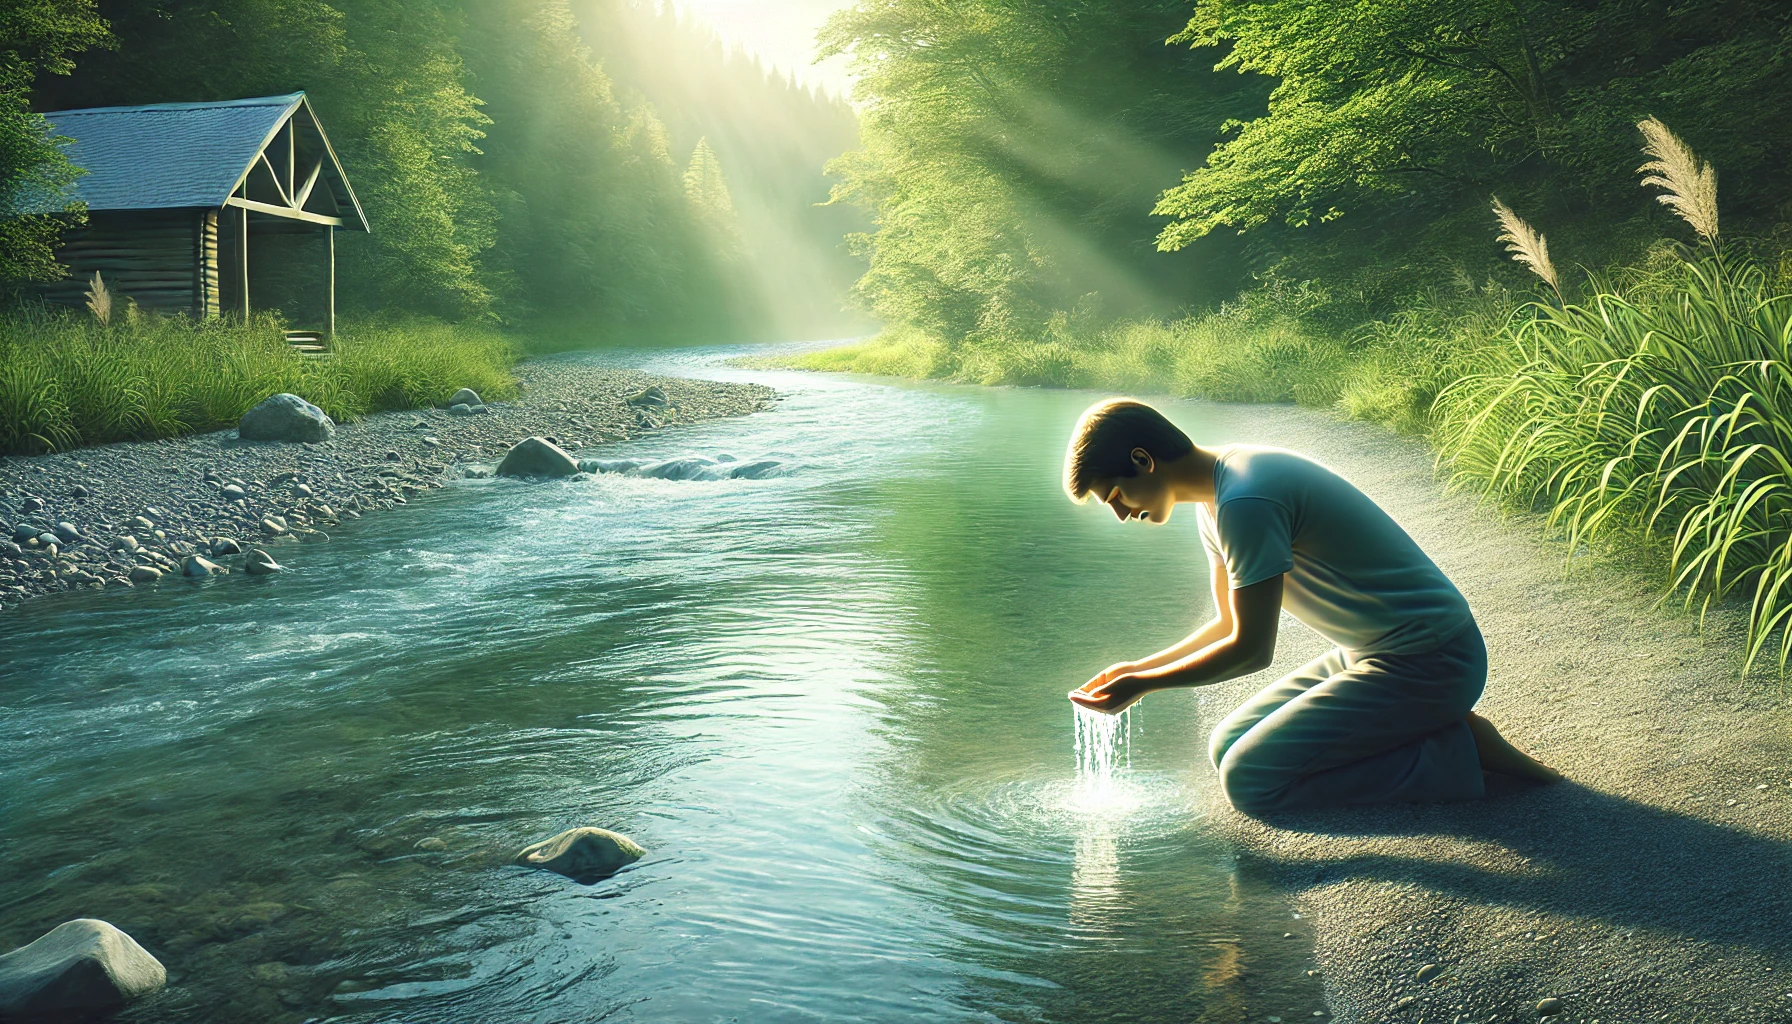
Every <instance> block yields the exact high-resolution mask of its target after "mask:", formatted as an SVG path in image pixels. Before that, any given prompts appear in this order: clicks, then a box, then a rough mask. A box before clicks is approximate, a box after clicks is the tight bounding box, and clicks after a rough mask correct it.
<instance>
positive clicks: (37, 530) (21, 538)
mask: <svg viewBox="0 0 1792 1024" xmlns="http://www.w3.org/2000/svg"><path fill="white" fill-rule="evenodd" d="M43 532H44V528H43V527H41V526H36V525H33V524H31V523H20V524H19V525H17V526H15V527H13V528H12V541H13V543H14V544H23V543H25V542H26V541H28V540H35V539H36V538H37V536H38V534H41V533H43Z"/></svg>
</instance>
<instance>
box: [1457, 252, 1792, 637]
mask: <svg viewBox="0 0 1792 1024" xmlns="http://www.w3.org/2000/svg"><path fill="white" fill-rule="evenodd" d="M1483 356H1484V358H1485V361H1486V362H1485V365H1484V366H1483V367H1482V368H1481V369H1480V370H1479V371H1478V372H1472V373H1468V374H1465V375H1464V376H1463V377H1462V378H1461V379H1459V380H1457V381H1455V382H1453V383H1452V384H1450V385H1449V386H1448V387H1446V388H1445V389H1444V390H1443V392H1442V393H1441V394H1440V395H1439V397H1438V400H1437V402H1436V405H1435V408H1434V410H1433V431H1432V440H1433V443H1434V444H1435V445H1436V446H1437V448H1438V451H1439V453H1440V457H1441V459H1442V460H1443V461H1444V462H1445V463H1446V464H1447V465H1448V466H1449V467H1450V468H1451V470H1452V471H1453V473H1454V474H1455V477H1456V479H1457V480H1459V481H1463V482H1467V483H1470V484H1472V485H1473V486H1476V487H1478V488H1481V489H1483V490H1485V491H1487V492H1488V493H1489V494H1491V495H1493V496H1495V497H1497V498H1499V499H1501V500H1503V501H1505V502H1507V503H1509V504H1512V505H1515V506H1518V507H1521V508H1530V509H1536V510H1538V511H1542V512H1544V513H1546V514H1547V516H1548V522H1549V524H1550V526H1552V527H1554V528H1556V529H1558V530H1559V531H1561V532H1562V533H1563V534H1564V535H1566V537H1567V538H1568V539H1569V540H1570V541H1571V542H1579V541H1586V542H1595V543H1596V542H1599V541H1601V540H1624V541H1632V540H1637V539H1640V540H1642V541H1644V542H1647V543H1648V544H1650V545H1651V546H1652V547H1653V548H1654V550H1655V551H1656V553H1657V555H1658V556H1659V557H1662V558H1664V559H1665V561H1666V564H1667V566H1668V571H1669V581H1668V582H1669V590H1670V592H1673V593H1680V594H1683V595H1684V596H1685V599H1686V600H1687V602H1688V603H1695V602H1698V603H1702V604H1704V605H1707V606H1708V605H1709V603H1710V602H1711V601H1712V600H1714V599H1718V598H1722V597H1724V596H1725V595H1728V594H1732V593H1738V594H1746V595H1747V596H1748V598H1749V601H1750V615H1749V631H1748V641H1749V644H1748V655H1747V660H1746V662H1745V665H1744V670H1745V671H1746V670H1747V668H1748V666H1751V665H1753V664H1754V663H1755V661H1756V660H1757V658H1758V657H1759V656H1760V655H1761V654H1762V653H1763V652H1764V650H1766V648H1767V646H1768V644H1769V643H1770V642H1771V638H1773V637H1775V636H1777V637H1778V638H1779V641H1778V648H1779V650H1778V657H1777V659H1776V660H1777V662H1778V665H1779V668H1780V669H1781V671H1782V672H1783V671H1784V670H1785V668H1786V665H1787V660H1788V656H1789V655H1792V632H1789V631H1788V630H1786V629H1785V626H1786V625H1787V623H1788V621H1789V620H1792V295H1788V294H1786V291H1785V289H1784V287H1783V282H1782V281H1779V280H1776V279H1775V278H1774V277H1772V276H1770V275H1769V274H1767V273H1766V272H1765V271H1763V270H1762V269H1761V268H1760V267H1759V266H1758V265H1756V264H1754V263H1752V262H1749V261H1747V260H1742V259H1725V258H1722V257H1719V256H1716V255H1705V256H1703V257H1689V258H1685V259H1681V260H1676V261H1673V262H1672V263H1670V264H1669V265H1668V266H1666V267H1663V268H1658V269H1656V270H1654V271H1652V272H1647V273H1637V274H1633V275H1629V280H1627V281H1624V282H1621V283H1618V284H1612V283H1608V282H1602V281H1598V280H1595V281H1594V282H1593V288H1592V289H1591V297H1590V298H1588V299H1587V300H1586V301H1584V302H1581V303H1571V304H1562V305H1556V304H1544V303H1539V304H1535V305H1532V306H1530V307H1529V308H1528V309H1527V310H1526V311H1525V313H1524V315H1521V316H1518V317H1515V318H1514V319H1513V320H1512V321H1511V322H1510V324H1508V326H1507V327H1506V328H1505V329H1504V330H1503V331H1502V332H1500V335H1499V338H1498V344H1496V345H1493V346H1490V347H1489V348H1487V349H1485V350H1484V352H1483Z"/></svg>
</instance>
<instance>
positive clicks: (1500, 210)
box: [1493, 199, 1562, 302]
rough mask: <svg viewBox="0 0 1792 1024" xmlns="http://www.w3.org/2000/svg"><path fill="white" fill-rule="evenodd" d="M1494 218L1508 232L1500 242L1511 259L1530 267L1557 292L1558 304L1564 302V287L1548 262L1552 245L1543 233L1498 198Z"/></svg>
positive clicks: (1494, 202) (1503, 234)
mask: <svg viewBox="0 0 1792 1024" xmlns="http://www.w3.org/2000/svg"><path fill="white" fill-rule="evenodd" d="M1493 215H1494V216H1495V217H1498V218H1499V222H1500V227H1502V228H1504V229H1505V231H1503V232H1502V233H1501V234H1500V237H1499V238H1498V239H1497V240H1498V241H1501V242H1504V243H1506V251H1507V252H1510V253H1511V254H1512V258H1513V259H1514V260H1517V261H1518V262H1519V263H1522V264H1524V265H1525V266H1527V267H1529V268H1531V272H1532V273H1534V274H1536V275H1537V276H1538V277H1541V278H1542V279H1543V283H1544V284H1547V285H1549V287H1550V289H1551V290H1552V291H1554V292H1555V293H1556V301H1557V302H1561V301H1562V286H1561V284H1560V283H1559V281H1558V279H1557V277H1556V265H1555V264H1554V263H1551V262H1550V261H1549V243H1548V242H1546V241H1544V239H1543V233H1542V232H1540V231H1538V230H1537V229H1535V228H1533V227H1531V226H1530V225H1529V224H1526V223H1525V222H1524V218H1522V217H1520V216H1519V215H1518V214H1516V213H1513V212H1512V208H1511V207H1510V206H1507V205H1506V204H1505V203H1502V202H1500V201H1499V200H1498V199H1495V200H1494V201H1493Z"/></svg>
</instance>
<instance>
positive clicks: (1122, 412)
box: [1064, 398, 1195, 503]
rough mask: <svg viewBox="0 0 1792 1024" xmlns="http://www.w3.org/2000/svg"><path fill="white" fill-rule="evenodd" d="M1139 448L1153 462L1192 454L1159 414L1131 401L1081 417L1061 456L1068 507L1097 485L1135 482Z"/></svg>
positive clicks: (1099, 405) (1097, 407)
mask: <svg viewBox="0 0 1792 1024" xmlns="http://www.w3.org/2000/svg"><path fill="white" fill-rule="evenodd" d="M1134 448H1143V449H1145V450H1146V451H1147V452H1149V453H1150V454H1151V457H1152V458H1153V459H1155V460H1156V461H1158V462H1168V461H1170V460H1173V459H1179V458H1181V457H1182V456H1184V455H1187V454H1188V453H1189V452H1192V451H1194V450H1195V443H1194V442H1193V441H1190V440H1189V439H1188V435H1187V434H1184V433H1183V432H1182V431H1181V430H1180V429H1179V428H1178V427H1177V426H1176V424H1174V423H1171V422H1170V421H1169V420H1167V419H1165V418H1164V414H1163V413H1161V412H1158V411H1157V410H1156V409H1153V408H1151V407H1150V406H1149V405H1146V404H1145V403H1144V402H1140V401H1135V400H1134V399H1131V398H1110V399H1107V400H1106V401H1102V402H1096V403H1095V404H1094V405H1091V406H1090V407H1089V408H1088V409H1086V410H1084V411H1083V415H1082V417H1081V418H1079V419H1078V420H1077V421H1076V429H1075V430H1072V431H1071V432H1070V450H1069V451H1067V452H1065V453H1064V489H1065V490H1066V491H1068V492H1070V498H1071V500H1072V501H1076V502H1078V503H1081V502H1082V501H1084V500H1086V499H1087V498H1088V497H1089V492H1090V491H1091V490H1093V489H1094V488H1095V481H1097V480H1117V479H1119V478H1121V477H1131V476H1138V475H1139V469H1138V466H1136V465H1134V464H1133V461H1132V450H1133V449H1134Z"/></svg>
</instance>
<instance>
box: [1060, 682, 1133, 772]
mask: <svg viewBox="0 0 1792 1024" xmlns="http://www.w3.org/2000/svg"><path fill="white" fill-rule="evenodd" d="M1070 706H1071V708H1072V709H1073V710H1072V711H1071V715H1072V716H1073V717H1072V726H1073V728H1074V730H1075V736H1076V744H1075V746H1076V779H1077V786H1078V788H1079V789H1085V790H1093V791H1098V792H1099V791H1107V790H1111V789H1112V788H1113V786H1114V776H1115V774H1116V773H1117V772H1119V771H1120V770H1121V769H1123V768H1131V767H1132V707H1128V708H1126V710H1124V711H1121V712H1120V713H1119V714H1117V715H1109V714H1104V713H1102V712H1100V711H1091V710H1089V709H1088V708H1085V707H1083V706H1081V705H1079V704H1076V703H1074V702H1072V704H1071V705H1070ZM1136 706H1137V705H1133V707H1136Z"/></svg>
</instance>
